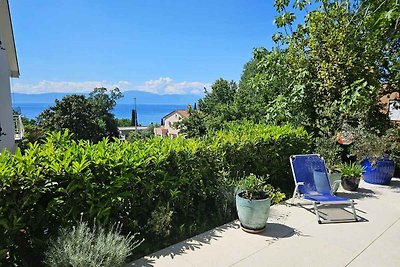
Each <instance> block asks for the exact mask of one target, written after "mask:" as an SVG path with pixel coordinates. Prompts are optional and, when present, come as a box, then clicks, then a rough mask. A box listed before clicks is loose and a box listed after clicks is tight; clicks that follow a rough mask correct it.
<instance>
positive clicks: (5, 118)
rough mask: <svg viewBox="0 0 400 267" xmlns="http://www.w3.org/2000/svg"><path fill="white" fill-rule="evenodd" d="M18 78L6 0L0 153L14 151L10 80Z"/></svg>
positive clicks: (1, 17)
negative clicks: (5, 149)
mask: <svg viewBox="0 0 400 267" xmlns="http://www.w3.org/2000/svg"><path fill="white" fill-rule="evenodd" d="M18 77H19V68H18V60H17V53H16V49H15V43H14V35H13V29H12V23H11V16H10V8H9V5H8V0H2V1H0V128H1V131H0V153H1V150H3V149H4V148H7V149H8V150H10V151H14V150H15V147H16V144H15V138H16V132H15V129H14V121H13V111H12V105H11V87H10V78H18Z"/></svg>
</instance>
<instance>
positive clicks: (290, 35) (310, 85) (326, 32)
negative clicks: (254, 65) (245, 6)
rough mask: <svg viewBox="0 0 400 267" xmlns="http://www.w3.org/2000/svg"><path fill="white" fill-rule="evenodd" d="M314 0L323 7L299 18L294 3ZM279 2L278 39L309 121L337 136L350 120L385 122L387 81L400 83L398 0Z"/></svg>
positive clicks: (299, 1)
mask: <svg viewBox="0 0 400 267" xmlns="http://www.w3.org/2000/svg"><path fill="white" fill-rule="evenodd" d="M313 2H314V3H313ZM310 4H314V5H318V7H317V8H316V9H315V10H312V11H308V12H306V13H307V14H306V16H305V17H304V22H303V23H298V22H296V16H295V14H294V13H293V12H291V11H289V10H290V8H291V7H294V8H297V9H299V10H300V11H307V8H310ZM275 7H276V9H277V11H278V12H279V13H280V15H279V16H277V17H276V24H277V26H278V27H281V28H283V29H284V33H279V34H277V35H276V36H277V38H276V41H278V42H280V43H281V44H282V45H283V46H285V47H287V49H288V54H287V60H288V62H289V63H290V64H289V68H288V72H289V75H290V77H291V79H292V80H293V84H292V86H291V89H292V91H295V88H296V87H297V88H301V89H302V91H301V93H302V97H301V98H299V99H298V100H299V101H298V105H299V106H302V107H303V110H304V111H305V112H306V114H307V118H308V120H307V121H305V122H306V123H307V124H308V125H307V126H309V127H310V128H313V130H314V131H315V133H317V134H328V135H331V134H333V133H334V132H335V131H337V129H340V127H341V125H342V124H343V122H345V121H361V122H364V123H366V124H369V126H371V127H373V126H376V127H377V126H378V124H379V123H380V122H381V123H382V122H383V123H384V122H385V120H384V118H383V117H382V116H381V113H380V107H379V105H378V103H379V96H380V94H381V91H382V88H383V87H384V86H383V84H384V83H385V84H387V85H389V86H385V88H391V89H393V88H398V84H399V75H398V62H399V37H400V36H399V32H400V31H399V29H398V27H399V5H398V4H396V1H391V0H384V1H376V0H362V1H345V0H336V1H332V0H322V1H309V0H297V1H289V0H276V1H275ZM295 23H297V27H296V29H294V27H293V25H294V24H295ZM381 126H382V125H379V127H381Z"/></svg>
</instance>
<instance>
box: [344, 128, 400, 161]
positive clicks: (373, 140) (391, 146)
mask: <svg viewBox="0 0 400 267" xmlns="http://www.w3.org/2000/svg"><path fill="white" fill-rule="evenodd" d="M355 132H356V134H355V141H354V144H353V145H352V148H351V153H352V154H353V155H355V156H357V160H358V161H362V160H364V159H365V158H369V159H370V160H372V161H376V160H379V159H382V158H389V159H398V158H400V152H399V151H400V130H399V129H398V128H391V129H388V130H386V131H385V132H377V131H371V129H368V130H367V129H366V128H365V127H364V126H363V125H360V126H359V127H358V128H357V129H356V131H355Z"/></svg>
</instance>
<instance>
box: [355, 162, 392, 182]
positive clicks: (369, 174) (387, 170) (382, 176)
mask: <svg viewBox="0 0 400 267" xmlns="http://www.w3.org/2000/svg"><path fill="white" fill-rule="evenodd" d="M361 166H363V167H364V168H365V170H364V172H363V174H364V181H365V182H367V183H370V184H382V185H387V184H390V180H392V177H393V175H394V171H395V166H396V165H395V163H394V161H393V160H389V159H382V160H377V161H376V163H375V164H373V163H372V162H371V161H370V160H369V159H365V160H363V161H362V162H361Z"/></svg>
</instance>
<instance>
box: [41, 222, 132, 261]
mask: <svg viewBox="0 0 400 267" xmlns="http://www.w3.org/2000/svg"><path fill="white" fill-rule="evenodd" d="M120 226H121V225H114V226H113V227H112V228H111V230H109V231H106V230H105V229H104V228H102V227H99V226H98V227H93V228H90V227H89V226H88V224H87V223H86V222H80V223H79V224H78V225H77V226H76V227H72V228H71V229H66V228H63V229H61V231H60V235H59V236H58V237H57V238H56V239H54V240H51V241H50V245H49V249H48V250H47V251H46V253H45V264H46V265H48V266H50V267H99V266H100V267H114V266H115V267H118V266H122V265H123V264H124V263H125V260H126V258H127V257H128V256H129V255H130V254H131V253H132V251H133V250H134V249H135V248H136V247H137V246H138V245H139V244H140V242H139V241H137V240H135V235H128V236H123V235H121V233H120Z"/></svg>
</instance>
